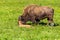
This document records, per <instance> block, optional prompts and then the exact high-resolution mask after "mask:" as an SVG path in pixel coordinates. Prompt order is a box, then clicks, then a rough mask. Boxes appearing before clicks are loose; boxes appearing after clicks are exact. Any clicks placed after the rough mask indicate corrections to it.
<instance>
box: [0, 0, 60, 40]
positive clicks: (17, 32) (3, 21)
mask: <svg viewBox="0 0 60 40" xmlns="http://www.w3.org/2000/svg"><path fill="white" fill-rule="evenodd" d="M30 4H37V5H40V6H49V7H52V8H54V10H55V13H54V22H55V23H56V24H58V25H57V26H54V27H51V26H46V25H41V24H40V25H34V26H33V25H32V27H31V28H20V27H19V26H18V23H17V19H18V16H19V15H21V14H22V13H23V9H24V7H25V6H27V5H30ZM43 22H45V23H46V22H47V20H43ZM33 27H34V28H33ZM59 30H60V0H0V40H60V31H59Z"/></svg>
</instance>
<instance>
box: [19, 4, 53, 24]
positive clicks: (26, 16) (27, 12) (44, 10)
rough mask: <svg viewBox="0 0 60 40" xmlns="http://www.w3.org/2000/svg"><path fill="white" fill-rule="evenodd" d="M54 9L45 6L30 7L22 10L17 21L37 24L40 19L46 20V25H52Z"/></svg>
mask: <svg viewBox="0 0 60 40" xmlns="http://www.w3.org/2000/svg"><path fill="white" fill-rule="evenodd" d="M53 15H54V9H53V8H50V7H47V6H38V5H30V6H27V7H26V8H25V9H24V12H23V14H22V15H21V16H20V17H19V19H18V21H21V22H22V24H26V22H27V21H32V22H33V23H37V22H39V21H40V20H42V19H45V18H47V20H48V24H49V23H53Z"/></svg>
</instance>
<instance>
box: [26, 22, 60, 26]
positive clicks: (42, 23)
mask: <svg viewBox="0 0 60 40" xmlns="http://www.w3.org/2000/svg"><path fill="white" fill-rule="evenodd" d="M27 24H28V25H38V24H33V23H27ZM39 25H43V26H46V25H47V23H44V22H40V23H39ZM55 26H59V24H57V23H54V27H55Z"/></svg>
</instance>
